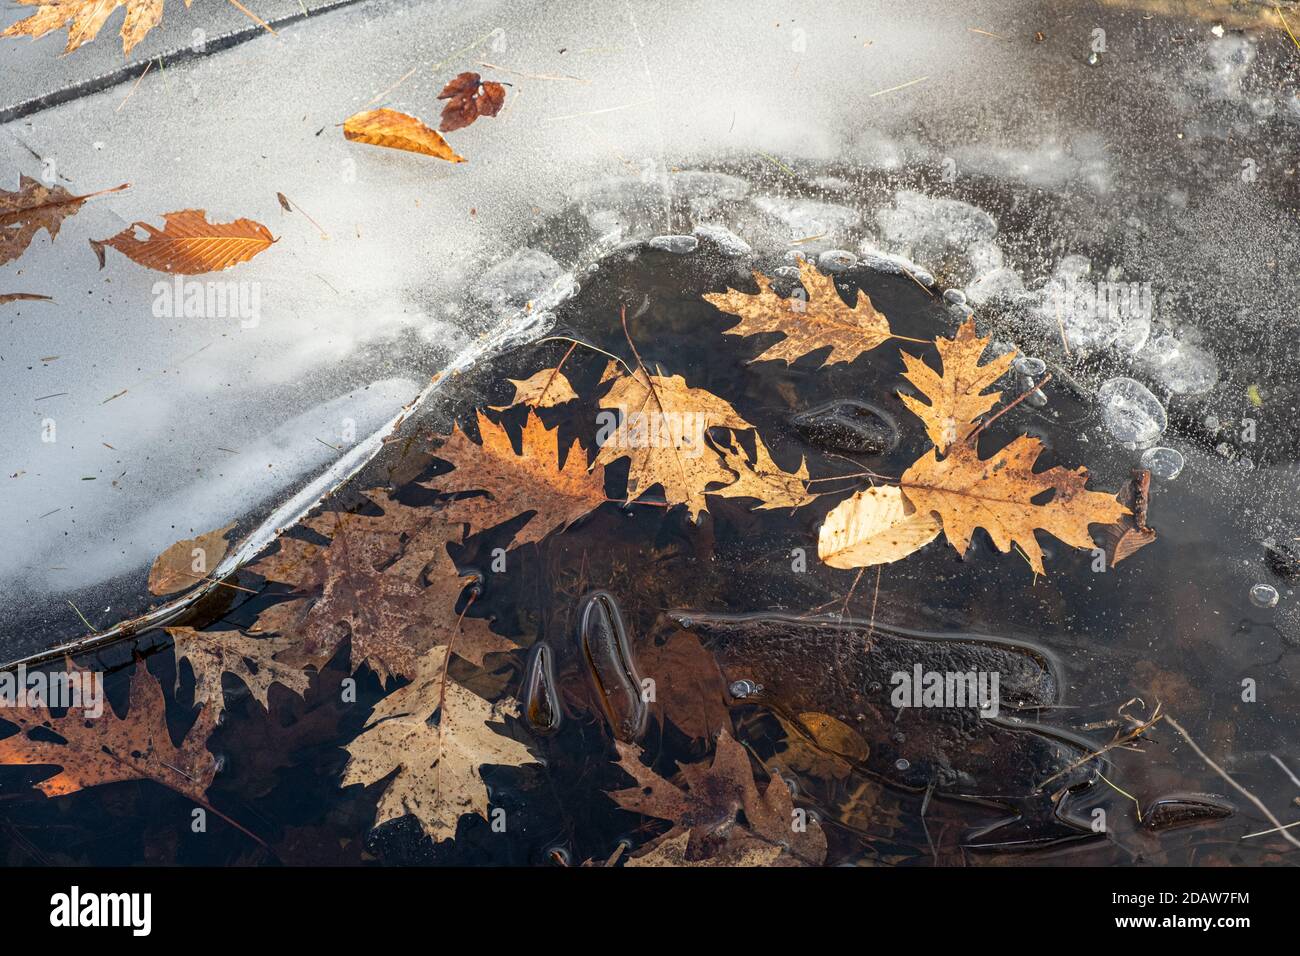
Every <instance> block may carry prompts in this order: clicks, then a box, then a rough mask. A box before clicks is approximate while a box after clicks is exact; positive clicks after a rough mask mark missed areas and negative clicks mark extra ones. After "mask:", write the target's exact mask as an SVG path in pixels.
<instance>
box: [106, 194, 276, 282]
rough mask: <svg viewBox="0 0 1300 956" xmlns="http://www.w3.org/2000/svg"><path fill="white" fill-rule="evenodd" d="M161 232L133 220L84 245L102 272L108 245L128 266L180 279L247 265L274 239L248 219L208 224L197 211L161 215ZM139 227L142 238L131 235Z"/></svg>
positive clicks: (262, 227)
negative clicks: (118, 230) (172, 275)
mask: <svg viewBox="0 0 1300 956" xmlns="http://www.w3.org/2000/svg"><path fill="white" fill-rule="evenodd" d="M163 223H164V225H163V228H161V229H159V228H157V227H156V226H151V225H149V223H147V222H133V223H132V224H131V225H129V226H127V227H126V228H125V229H123V230H122V231H121V232H119V233H118V234H117V235H115V236H111V237H110V238H108V239H92V240H90V247H91V248H92V249H94V250H95V255H96V256H98V257H99V267H100V268H101V269H102V268H104V247H105V246H111V247H112V248H114V249H116V250H117V251H118V252H120V253H122V255H124V256H126V257H127V258H128V259H130V260H131V261H132V262H138V263H139V264H140V265H142V266H146V267H148V268H150V269H156V270H158V271H159V272H174V273H179V274H181V275H199V274H202V273H205V272H220V271H221V270H222V269H229V268H230V267H231V266H233V265H237V264H239V263H241V262H247V261H248V260H249V259H251V258H253V256H255V255H257V254H258V253H259V252H265V251H266V250H267V249H269V248H271V246H272V244H274V243H275V242H276V241H277V240H276V238H275V237H274V236H272V235H271V231H270V230H269V229H267V228H266V227H265V226H263V225H262V224H261V223H259V222H254V221H253V220H251V219H236V220H235V221H234V222H208V218H207V213H205V212H204V211H203V210H202V209H183V210H181V211H180V212H169V213H164V214H163ZM137 229H143V230H144V231H145V238H144V239H140V238H138V237H137V236H136V230H137Z"/></svg>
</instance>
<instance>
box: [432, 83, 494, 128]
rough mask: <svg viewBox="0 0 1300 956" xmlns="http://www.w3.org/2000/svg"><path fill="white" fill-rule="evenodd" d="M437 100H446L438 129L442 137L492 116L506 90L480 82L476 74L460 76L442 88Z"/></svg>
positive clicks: (492, 84)
mask: <svg viewBox="0 0 1300 956" xmlns="http://www.w3.org/2000/svg"><path fill="white" fill-rule="evenodd" d="M438 99H440V100H447V101H448V102H447V105H446V106H444V107H443V109H442V122H441V124H440V125H439V126H438V129H440V130H442V131H443V132H444V133H450V132H452V131H453V130H458V129H461V128H462V127H465V126H468V125H469V124H470V123H472V122H474V121H475V120H476V119H478V118H479V117H480V116H496V115H497V113H499V112H501V107H502V105H503V104H504V103H505V101H506V88H505V87H504V86H502V85H501V84H500V83H493V82H492V81H491V80H488V81H487V82H483V81H481V80H480V79H479V75H478V74H477V73H469V72H466V73H461V74H460V75H459V76H456V77H453V78H452V80H451V81H450V82H449V83H448V84H447V85H446V86H444V87H443V88H442V92H441V93H439V94H438Z"/></svg>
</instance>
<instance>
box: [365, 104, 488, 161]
mask: <svg viewBox="0 0 1300 956" xmlns="http://www.w3.org/2000/svg"><path fill="white" fill-rule="evenodd" d="M343 135H344V136H346V137H347V138H348V139H350V140H353V141H355V142H358V143H369V144H370V145H371V146H386V147H388V148H389V149H404V150H406V151H407V152H408V153H422V154H423V155H425V156H435V157H437V158H438V159H445V160H447V161H448V162H450V163H463V162H465V157H463V156H457V155H456V152H455V151H454V150H453V149H452V148H451V146H449V145H448V144H447V141H446V140H445V139H443V138H442V136H441V135H440V134H439V133H438V131H437V130H434V129H430V128H429V127H427V126H425V125H424V123H422V122H420V120H418V119H416V118H415V117H414V116H407V115H406V114H405V113H399V112H397V111H396V110H384V109H380V110H368V111H367V112H365V113H357V114H356V115H355V116H349V117H348V118H347V120H345V121H344V123H343Z"/></svg>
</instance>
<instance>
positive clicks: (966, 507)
mask: <svg viewBox="0 0 1300 956" xmlns="http://www.w3.org/2000/svg"><path fill="white" fill-rule="evenodd" d="M1042 449H1043V445H1042V442H1040V441H1039V440H1038V439H1037V438H1031V437H1029V436H1027V435H1021V436H1019V437H1017V438H1016V439H1014V440H1013V441H1012V442H1011V443H1010V444H1008V445H1006V446H1005V447H1004V448H1002V449H1000V450H999V451H997V452H995V453H994V454H993V455H992V456H991V457H989V458H987V459H981V458H980V457H979V452H978V451H976V449H975V448H974V446H973V445H972V444H971V443H969V442H960V443H958V444H956V445H953V446H952V448H951V449H949V451H948V454H947V456H946V457H944V458H942V459H941V458H939V456H938V453H937V452H936V451H935V450H934V449H931V450H930V451H929V452H928V453H927V454H925V455H924V456H922V457H921V458H920V460H918V461H917V462H915V463H914V464H913V465H912V466H911V467H910V468H908V469H907V471H905V472H904V473H903V477H902V479H901V481H900V482H899V484H900V487H901V488H902V491H903V494H904V495H906V496H907V499H908V501H910V502H911V503H912V505H913V506H914V507H915V508H916V510H917V511H919V512H921V513H923V514H931V513H933V514H937V515H938V516H939V519H940V521H941V522H942V524H943V533H944V536H945V537H946V538H947V539H948V543H949V544H951V545H952V546H953V547H954V548H956V549H957V551H958V552H960V553H962V554H965V552H966V549H967V548H969V547H970V539H971V534H972V533H974V531H975V529H976V528H984V529H985V530H986V531H987V532H988V533H989V537H990V538H992V540H993V544H994V546H995V547H996V548H997V549H998V550H999V551H1010V550H1011V545H1012V544H1013V543H1014V544H1017V545H1019V546H1020V550H1021V551H1022V552H1023V553H1024V555H1025V558H1026V559H1027V560H1028V561H1029V566H1030V567H1031V568H1033V569H1034V573H1035V574H1043V573H1044V572H1043V552H1042V549H1041V548H1040V547H1039V546H1038V541H1037V540H1036V539H1035V537H1034V531H1035V529H1039V530H1042V531H1046V532H1048V533H1049V534H1051V535H1053V536H1055V537H1057V538H1059V539H1060V540H1062V541H1064V542H1065V543H1066V544H1068V545H1070V546H1072V547H1075V548H1094V547H1096V542H1094V541H1093V539H1092V536H1091V535H1090V534H1089V533H1088V525H1090V524H1113V523H1114V522H1116V521H1118V520H1119V518H1120V516H1121V515H1123V514H1125V513H1126V512H1127V511H1128V509H1127V508H1125V507H1124V506H1123V505H1121V504H1120V503H1119V502H1118V501H1116V500H1115V498H1114V496H1113V495H1108V494H1104V493H1102V492H1099V491H1087V490H1085V488H1084V486H1085V485H1086V484H1087V482H1088V470H1087V469H1086V468H1083V467H1079V468H1076V469H1074V470H1073V471H1071V470H1070V469H1068V468H1063V467H1061V466H1059V465H1058V466H1056V467H1054V468H1049V469H1047V470H1046V471H1042V472H1037V473H1035V472H1034V470H1033V467H1034V462H1035V461H1037V460H1038V456H1039V454H1040V453H1041V452H1042ZM1049 490H1051V491H1052V492H1053V495H1052V497H1051V499H1050V500H1048V501H1047V502H1045V503H1043V504H1034V502H1033V499H1034V498H1036V497H1038V496H1039V495H1041V494H1043V493H1044V492H1046V491H1049Z"/></svg>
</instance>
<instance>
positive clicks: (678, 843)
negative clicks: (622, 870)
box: [624, 831, 785, 867]
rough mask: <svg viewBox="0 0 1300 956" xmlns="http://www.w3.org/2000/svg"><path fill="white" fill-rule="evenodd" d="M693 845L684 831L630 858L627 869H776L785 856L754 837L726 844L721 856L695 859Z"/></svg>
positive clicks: (781, 849) (780, 849)
mask: <svg viewBox="0 0 1300 956" xmlns="http://www.w3.org/2000/svg"><path fill="white" fill-rule="evenodd" d="M690 841H691V835H690V834H689V833H687V832H685V831H683V832H682V833H679V834H678V835H677V836H675V837H673V838H672V839H661V840H659V841H657V842H656V843H655V844H654V846H653V847H651V849H650V850H649V851H648V852H645V853H641V854H639V855H637V856H634V857H631V858H629V859H628V861H627V863H625V864H624V865H625V866H634V867H641V866H665V867H678V866H689V867H711V866H726V867H737V866H740V867H744V866H772V865H773V864H774V863H776V861H777V860H779V859H780V858H781V854H782V853H784V852H785V850H784V848H783V847H780V846H777V845H776V844H774V843H764V842H763V841H761V840H758V839H756V838H753V837H750V838H744V837H743V836H742V837H740V838H737V839H736V840H734V841H729V842H728V843H726V844H725V845H724V846H723V848H722V850H721V851H720V852H719V853H718V855H717V856H712V857H706V858H704V859H692V858H691V857H690V856H688V854H687V851H688V848H689V846H690Z"/></svg>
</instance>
